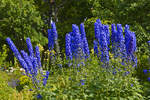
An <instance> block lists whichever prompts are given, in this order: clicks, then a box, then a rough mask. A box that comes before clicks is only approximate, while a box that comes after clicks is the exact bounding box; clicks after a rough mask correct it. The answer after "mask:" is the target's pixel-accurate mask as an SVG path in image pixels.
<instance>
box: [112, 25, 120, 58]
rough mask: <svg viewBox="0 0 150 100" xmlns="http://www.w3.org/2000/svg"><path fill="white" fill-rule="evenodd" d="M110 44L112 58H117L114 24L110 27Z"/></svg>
mask: <svg viewBox="0 0 150 100" xmlns="http://www.w3.org/2000/svg"><path fill="white" fill-rule="evenodd" d="M111 33H112V35H111V42H112V53H113V54H114V57H115V58H116V57H118V54H117V47H118V45H117V43H116V42H117V30H116V26H115V24H112V25H111Z"/></svg>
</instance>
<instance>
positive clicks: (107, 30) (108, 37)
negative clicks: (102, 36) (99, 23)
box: [104, 25, 110, 45]
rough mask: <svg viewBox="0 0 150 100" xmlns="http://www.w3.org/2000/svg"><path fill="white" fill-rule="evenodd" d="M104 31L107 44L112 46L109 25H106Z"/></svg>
mask: <svg viewBox="0 0 150 100" xmlns="http://www.w3.org/2000/svg"><path fill="white" fill-rule="evenodd" d="M104 31H105V33H106V39H107V44H108V45H110V33H109V25H104Z"/></svg>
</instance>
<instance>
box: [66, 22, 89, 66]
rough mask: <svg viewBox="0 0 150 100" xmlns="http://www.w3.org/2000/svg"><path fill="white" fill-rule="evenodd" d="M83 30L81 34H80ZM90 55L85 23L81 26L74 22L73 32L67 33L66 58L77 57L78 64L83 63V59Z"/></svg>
mask: <svg viewBox="0 0 150 100" xmlns="http://www.w3.org/2000/svg"><path fill="white" fill-rule="evenodd" d="M80 32H81V34H80ZM89 55H90V51H89V47H88V42H87V39H86V34H85V29H84V24H83V23H81V24H80V30H79V27H78V26H77V25H75V24H72V32H69V33H68V34H66V58H67V59H68V58H69V59H70V60H72V59H73V58H75V62H76V64H77V66H78V67H79V66H80V63H83V62H82V61H81V60H82V59H87V58H88V57H89Z"/></svg>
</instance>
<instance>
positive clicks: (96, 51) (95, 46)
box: [93, 40, 99, 57]
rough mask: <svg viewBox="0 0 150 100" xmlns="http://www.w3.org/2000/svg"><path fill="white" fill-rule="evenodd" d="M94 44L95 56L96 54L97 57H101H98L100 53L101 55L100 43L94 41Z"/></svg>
mask: <svg viewBox="0 0 150 100" xmlns="http://www.w3.org/2000/svg"><path fill="white" fill-rule="evenodd" d="M93 43H94V54H96V55H97V57H99V55H98V53H99V51H98V42H97V41H96V40H94V41H93Z"/></svg>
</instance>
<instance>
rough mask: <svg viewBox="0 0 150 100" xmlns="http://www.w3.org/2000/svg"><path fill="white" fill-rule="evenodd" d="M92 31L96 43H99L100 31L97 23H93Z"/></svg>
mask: <svg viewBox="0 0 150 100" xmlns="http://www.w3.org/2000/svg"><path fill="white" fill-rule="evenodd" d="M94 31H95V39H96V41H99V37H100V29H99V24H98V23H97V22H95V23H94Z"/></svg>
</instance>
